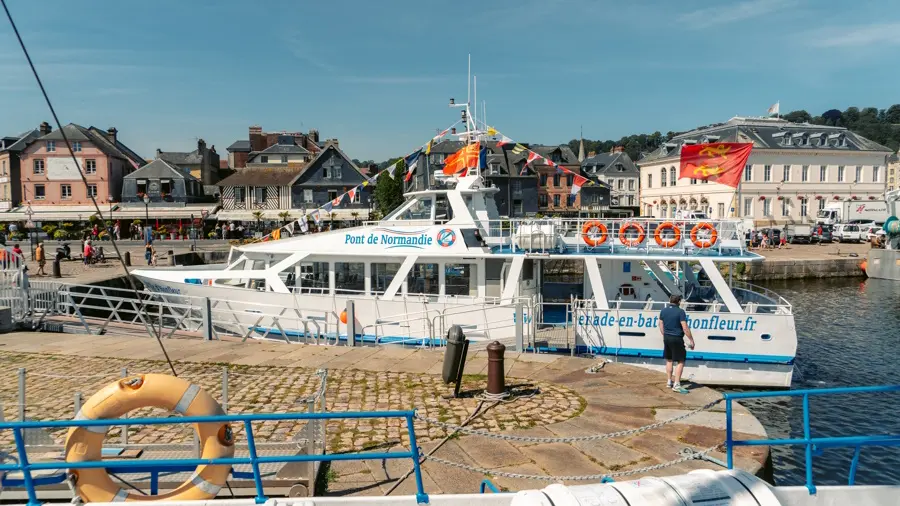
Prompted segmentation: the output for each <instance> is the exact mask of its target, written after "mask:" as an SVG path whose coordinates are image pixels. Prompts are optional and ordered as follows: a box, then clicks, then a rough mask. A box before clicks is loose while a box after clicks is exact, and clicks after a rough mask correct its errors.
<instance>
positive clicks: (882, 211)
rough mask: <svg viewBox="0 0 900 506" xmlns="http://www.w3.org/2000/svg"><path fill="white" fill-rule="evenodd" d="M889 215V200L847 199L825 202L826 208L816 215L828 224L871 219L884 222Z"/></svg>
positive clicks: (820, 221) (817, 220)
mask: <svg viewBox="0 0 900 506" xmlns="http://www.w3.org/2000/svg"><path fill="white" fill-rule="evenodd" d="M888 216H889V215H888V209H887V202H885V201H883V200H865V201H863V200H845V201H843V202H829V203H828V204H825V209H822V210H821V211H819V213H818V214H817V215H816V222H817V223H824V224H827V225H834V224H836V223H852V222H858V223H862V222H870V221H874V222H878V223H884V221H885V220H887V219H888Z"/></svg>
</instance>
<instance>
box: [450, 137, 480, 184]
mask: <svg viewBox="0 0 900 506" xmlns="http://www.w3.org/2000/svg"><path fill="white" fill-rule="evenodd" d="M480 151H481V143H480V142H473V143H472V144H469V145H467V146H463V148H462V149H460V150H459V151H457V152H456V153H453V154H452V155H450V156H448V157H447V159H446V160H444V175H447V176H452V175H454V174H456V173H457V172H462V171H463V170H465V169H474V168H475V167H477V166H478V153H479V152H480Z"/></svg>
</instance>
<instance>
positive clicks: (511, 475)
mask: <svg viewBox="0 0 900 506" xmlns="http://www.w3.org/2000/svg"><path fill="white" fill-rule="evenodd" d="M719 446H721V444H717V445H715V446H710V447H709V448H706V449H705V450H701V451H699V452H693V453H690V454H688V455H685V456H684V457H681V458H678V459H675V460H670V461H668V462H662V463H660V464H655V465H652V466H646V467H640V468H637V469H631V470H628V471H617V472H614V473H603V474H586V475H580V476H545V475H540V474H521V473H508V472H506V471H498V470H497V469H485V468H483V467H477V466H470V465H468V464H461V463H459V462H454V461H452V460H446V459H442V458H440V457H435V456H434V455H423V457H424V458H425V460H431V461H433V462H436V463H438V464H443V465H445V466H450V467H455V468H458V469H465V470H467V471H472V472H476V473H481V474H487V475H491V476H501V477H504V478H513V479H520V480H538V481H597V480H602V479H604V478H619V477H622V476H631V475H634V474H640V473H646V472H649V471H655V470H657V469H664V468H666V467H671V466H674V465H677V464H681V463H684V462H687V461H689V460H698V459H701V458H703V457H705V456H706V455H707V454H709V453H710V452H712V451H714V450H715V449H716V448H718V447H719Z"/></svg>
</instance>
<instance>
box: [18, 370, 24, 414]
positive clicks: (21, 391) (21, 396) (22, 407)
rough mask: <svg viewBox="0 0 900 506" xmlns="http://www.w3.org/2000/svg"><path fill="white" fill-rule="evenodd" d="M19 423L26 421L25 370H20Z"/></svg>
mask: <svg viewBox="0 0 900 506" xmlns="http://www.w3.org/2000/svg"><path fill="white" fill-rule="evenodd" d="M19 421H20V422H24V421H25V368H24V367H20V368H19Z"/></svg>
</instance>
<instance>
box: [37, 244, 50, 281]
mask: <svg viewBox="0 0 900 506" xmlns="http://www.w3.org/2000/svg"><path fill="white" fill-rule="evenodd" d="M34 259H35V260H37V263H38V271H37V273H36V274H35V275H36V276H46V275H47V273H46V272H44V266H45V265H47V252H46V251H44V243H42V242H40V243H38V247H37V249H36V250H34Z"/></svg>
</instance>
